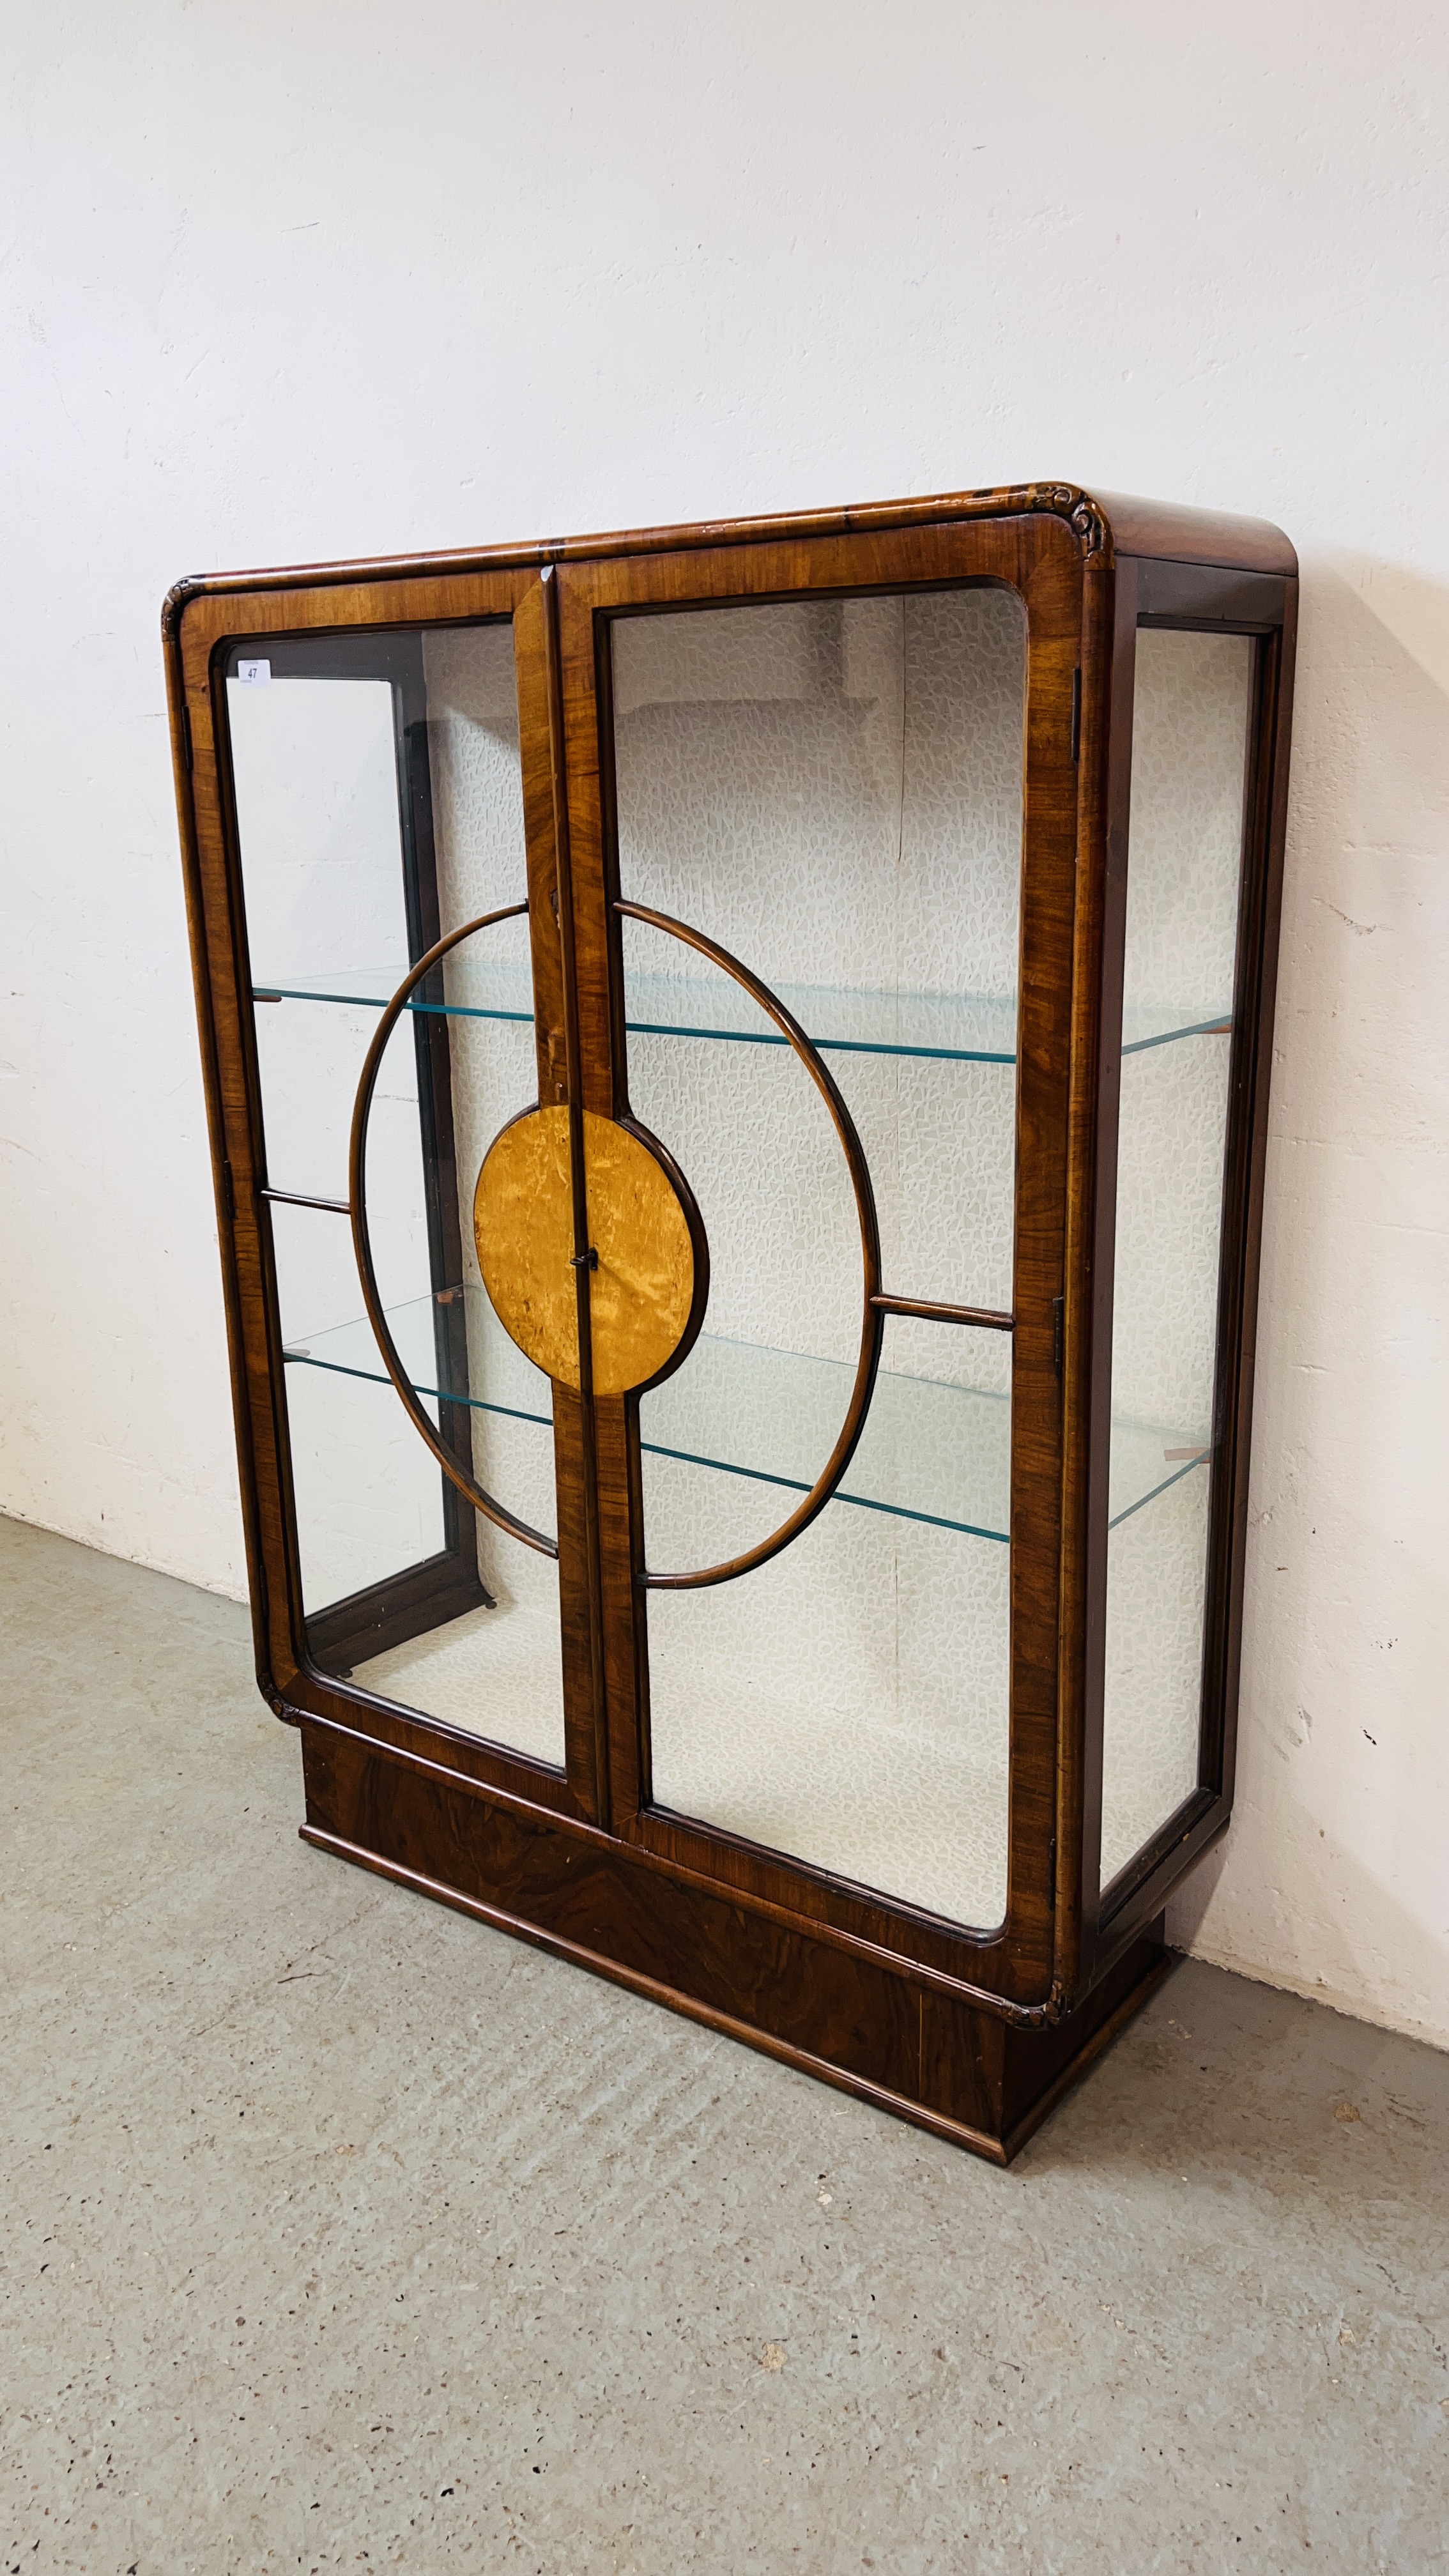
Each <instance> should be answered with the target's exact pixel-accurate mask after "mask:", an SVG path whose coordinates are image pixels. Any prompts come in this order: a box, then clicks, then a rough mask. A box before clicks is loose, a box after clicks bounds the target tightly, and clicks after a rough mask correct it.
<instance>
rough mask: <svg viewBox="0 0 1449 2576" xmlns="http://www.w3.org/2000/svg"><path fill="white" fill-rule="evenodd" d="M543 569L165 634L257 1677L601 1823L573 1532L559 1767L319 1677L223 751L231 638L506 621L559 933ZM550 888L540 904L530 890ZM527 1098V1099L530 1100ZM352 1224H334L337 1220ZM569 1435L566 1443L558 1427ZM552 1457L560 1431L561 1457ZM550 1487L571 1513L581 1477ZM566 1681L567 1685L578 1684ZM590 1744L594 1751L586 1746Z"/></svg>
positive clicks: (395, 586) (240, 594)
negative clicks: (533, 609)
mask: <svg viewBox="0 0 1449 2576" xmlns="http://www.w3.org/2000/svg"><path fill="white" fill-rule="evenodd" d="M539 589H540V585H539V577H538V573H537V570H536V569H534V568H533V567H532V566H530V565H528V564H520V563H514V564H511V565H510V564H501V565H499V566H497V567H496V568H494V567H490V568H488V569H486V570H481V571H471V570H464V569H462V568H459V569H457V570H455V569H453V568H451V567H449V568H447V569H444V570H439V571H429V570H422V569H420V570H419V571H418V572H416V573H396V574H394V576H393V577H392V578H386V579H377V580H358V579H352V580H348V581H345V582H344V581H341V580H338V579H335V578H332V579H325V578H324V579H316V580H314V579H312V578H309V576H308V574H307V573H305V572H302V573H299V574H297V575H295V576H291V577H288V576H285V575H277V576H271V577H268V578H266V579H264V580H259V581H257V582H256V583H255V585H252V584H249V583H247V582H245V581H228V582H221V583H217V584H214V585H213V584H210V583H201V584H188V585H184V586H183V587H182V589H181V590H180V591H179V592H178V593H174V594H173V596H172V600H171V601H170V602H168V611H167V619H166V628H165V640H166V645H167V654H168V661H169V664H170V677H171V689H172V708H173V749H174V752H175V756H176V768H177V778H178V788H179V790H180V791H181V792H180V793H179V796H178V803H179V807H180V814H181V825H182V856H183V867H184V873H185V883H186V898H187V911H188V919H189V923H190V930H191V941H192V964H193V978H194V983H195V988H196V1002H197V1014H198V1022H199V1027H200V1033H201V1050H202V1069H203V1081H204V1085H205V1090H206V1101H207V1119H208V1128H209V1132H210V1139H211V1151H212V1167H213V1177H214V1182H215V1188H216V1204H217V1231H218V1239H219V1247H220V1253H221V1265H222V1280H223V1293H224V1298H225V1304H226V1315H227V1333H228V1345H229V1351H230V1360H231V1373H232V1395H233V1405H234V1410H235V1418H236V1426H237V1449H238V1465H239V1472H240V1484H241V1501H242V1519H243V1527H244V1532H245V1539H246V1551H247V1569H248V1577H249V1583H250V1590H251V1602H252V1627H253V1641H254V1648H255V1655H256V1668H257V1677H258V1681H259V1683H260V1685H261V1688H262V1691H263V1694H264V1696H265V1697H266V1698H267V1700H268V1701H269V1702H270V1704H271V1706H272V1708H273V1709H274V1710H275V1712H276V1714H277V1715H278V1716H282V1717H286V1718H289V1719H293V1720H296V1719H299V1718H302V1717H304V1716H305V1717H315V1718H317V1719H319V1720H322V1721H324V1722H326V1723H327V1724H328V1725H329V1726H332V1727H336V1728H337V1729H339V1730H342V1731H344V1732H346V1733H347V1734H349V1735H360V1736H362V1737H365V1738H366V1739H368V1740H370V1741H375V1742H377V1743H378V1744H380V1745H386V1746H390V1747H393V1748H395V1749H396V1750H397V1751H398V1752H400V1753H401V1754H404V1755H410V1756H411V1757H413V1758H415V1759H436V1758H437V1757H439V1756H440V1755H441V1756H442V1757H443V1758H444V1759H445V1760H446V1762H447V1763H448V1765H449V1766H450V1768H456V1769H457V1771H458V1772H459V1773H460V1774H461V1775H462V1776H464V1777H466V1778H468V1779H470V1780H474V1781H477V1782H479V1783H481V1784H487V1785H488V1786H489V1787H491V1788H493V1789H495V1790H496V1791H498V1792H499V1793H501V1794H504V1795H506V1796H508V1797H509V1798H511V1799H515V1800H517V1801H519V1802H520V1803H521V1804H522V1805H524V1806H529V1807H538V1808H543V1809H545V1810H547V1811H549V1812H551V1813H556V1814H558V1815H559V1816H561V1817H564V1818H570V1817H572V1818H577V1819H579V1820H581V1821H585V1822H587V1821H589V1820H591V1818H592V1816H593V1813H594V1804H593V1796H592V1782H593V1778H594V1760H593V1751H592V1732H593V1712H592V1698H593V1694H592V1690H591V1688H590V1686H589V1684H588V1683H587V1681H585V1683H584V1685H583V1691H582V1694H581V1692H580V1687H579V1660H580V1643H581V1631H582V1653H583V1658H584V1661H585V1666H586V1665H587V1658H588V1654H589V1622H588V1616H587V1609H586V1607H585V1608H584V1609H583V1612H582V1618H581V1616H580V1595H581V1592H582V1590H583V1585H582V1582H581V1569H580V1567H579V1564H578V1561H577V1547H576V1544H575V1542H574V1537H573V1533H572V1528H571V1527H570V1529H569V1530H568V1531H567V1532H566V1530H565V1527H564V1524H563V1521H562V1519H561V1523H560V1569H561V1573H560V1593H561V1607H562V1612H563V1632H564V1670H565V1690H566V1712H567V1715H566V1731H567V1733H568V1737H569V1758H568V1763H567V1767H566V1769H565V1770H564V1771H563V1772H560V1771H557V1770H555V1769H553V1768H552V1767H551V1766H549V1765H547V1764H544V1763H540V1762H535V1761H533V1760H531V1759H530V1758H529V1757H528V1756H527V1755H525V1754H523V1753H520V1752H517V1751H515V1750H514V1749H512V1748H510V1747H508V1746H507V1745H504V1744H499V1743H494V1742H491V1741H489V1740H488V1739H485V1738H483V1737H481V1736H478V1735H474V1734H471V1733H468V1732H466V1731H464V1730H463V1729H461V1728H458V1727H453V1726H451V1725H449V1724H448V1723H447V1722H446V1721H445V1720H443V1719H440V1718H435V1717H429V1716H424V1715H423V1714H421V1713H420V1712H418V1711H416V1710H413V1709H409V1708H407V1707H406V1706H404V1705H402V1704H401V1703H395V1702H390V1701H388V1700H387V1699H385V1698H383V1697H382V1696H381V1695H380V1694H378V1693H377V1692H374V1691H364V1690H362V1689H359V1688H356V1687H354V1686H352V1685H351V1684H350V1683H349V1682H347V1681H346V1680H343V1679H341V1678H340V1677H338V1676H335V1675H333V1674H330V1673H328V1672H325V1671H324V1670H322V1668H321V1667H320V1666H319V1664H318V1663H317V1662H316V1660H315V1658H314V1656H313V1654H312V1652H311V1651H310V1649H309V1645H308V1639H307V1619H306V1614H305V1610H304V1605H303V1598H302V1583H301V1571H300V1561H299V1554H298V1545H297V1527H296V1511H295V1505H294V1501H293V1495H292V1478H291V1458H290V1447H289V1441H288V1433H287V1413H286V1396H285V1380H284V1371H283V1362H282V1338H281V1327H280V1319H279V1315H278V1308H277V1282H276V1265H275V1258H274V1254H273V1247H272V1236H271V1220H270V1212H269V1206H268V1203H267V1201H266V1200H265V1198H264V1196H263V1190H264V1187H265V1175H264V1170H263V1167H262V1154H263V1151H264V1132H263V1126H262V1118H261V1097H260V1086H259V1080H258V1071H257V1061H256V1044H255V1034H254V1028H253V1021H252V1008H253V1005H252V998H251V994H252V979H251V973H250V964H249V959H248V954H247V943H246V908H245V898H244V889H243V883H242V873H241V859H240V845H239V838H238V831H237V821H236V814H235V807H234V798H233V793H232V782H231V775H230V760H229V749H228V735H227V719H226V697H225V678H224V669H225V664H226V661H227V659H228V657H229V655H230V653H231V652H232V650H233V649H234V648H235V647H236V646H237V645H238V644H245V643H247V642H252V641H255V642H257V643H259V644H260V643H264V642H266V640H267V639H268V638H271V637H282V636H318V637H320V636H322V635H325V634H329V633H330V634H336V635H339V636H340V635H355V634H357V633H358V632H359V631H360V630H361V631H367V632H370V633H378V634H379V635H380V634H383V633H385V632H386V631H388V630H393V631H398V630H404V631H407V632H415V631H417V630H419V629H426V628H428V627H456V626H459V625H466V624H468V623H470V622H480V623H482V622H487V623H494V622H502V621H505V620H508V621H511V623H512V627H513V641H514V658H515V669H516V672H517V676H518V687H519V700H520V734H521V737H522V739H523V743H524V746H525V752H524V776H523V799H524V833H525V846H526V853H527V867H528V880H529V893H530V913H531V919H532V923H533V925H534V927H535V929H536V928H537V925H538V923H539V921H540V918H544V919H547V920H549V921H550V922H551V918H552V916H551V914H550V912H549V907H548V903H547V893H548V890H549V888H550V887H551V886H552V884H553V882H554V878H555V875H556V859H555V851H554V842H553V800H552V791H551V783H550V779H549V773H548V744H549V719H548V712H547V704H546V696H545V671H544V662H543V655H542V647H541V643H540V641H539V637H538V632H537V625H536V616H535V619H534V621H531V620H530V614H529V611H530V603H535V604H536V603H537V600H538V597H539ZM540 897H542V902H540V900H539V899H538V898H540ZM548 944H549V943H548V941H547V939H545V941H544V954H543V956H542V958H540V957H539V956H538V955H537V954H536V956H535V966H534V976H535V1000H536V1011H537V1039H538V1050H537V1052H538V1064H539V1080H540V1088H541V1091H542V1086H543V1084H544V1083H545V1082H546V1081H547V1080H549V1078H550V1075H551V1069H552V1062H553V1057H554V1054H555V1053H556V1052H557V1048H558V1036H559V1028H560V1011H559V984H558V976H557V970H556V968H555V969H553V970H552V972H551V971H550V967H549V963H548ZM519 1105H520V1107H522V1106H525V1105H526V1104H524V1103H520V1104H519ZM336 1221H337V1222H339V1223H340V1222H342V1221H343V1219H342V1218H341V1217H340V1216H339V1218H338V1219H337V1220H336ZM564 1438H565V1441H566V1438H567V1435H566V1433H565V1435H564ZM558 1449H559V1435H558V1426H557V1424H556V1457H557V1456H558ZM558 1481H559V1484H560V1488H561V1493H560V1499H561V1501H562V1499H563V1490H562V1489H563V1488H564V1487H565V1486H567V1488H568V1492H569V1495H570V1497H571V1498H572V1501H573V1503H574V1505H575V1506H576V1501H577V1487H576V1481H575V1479H574V1478H573V1477H572V1475H566V1474H565V1472H564V1466H563V1463H562V1461H561V1462H560V1466H559V1473H558ZM570 1685H572V1686H570ZM585 1739H587V1742H586V1741H585Z"/></svg>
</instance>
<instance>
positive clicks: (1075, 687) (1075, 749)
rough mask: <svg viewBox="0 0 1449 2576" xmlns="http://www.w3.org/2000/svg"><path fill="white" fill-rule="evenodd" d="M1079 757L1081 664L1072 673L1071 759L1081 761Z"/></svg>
mask: <svg viewBox="0 0 1449 2576" xmlns="http://www.w3.org/2000/svg"><path fill="white" fill-rule="evenodd" d="M1081 756H1082V667H1081V664H1080V663H1078V665H1077V668H1076V669H1075V671H1074V672H1073V673H1072V758H1073V760H1080V759H1081Z"/></svg>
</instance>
